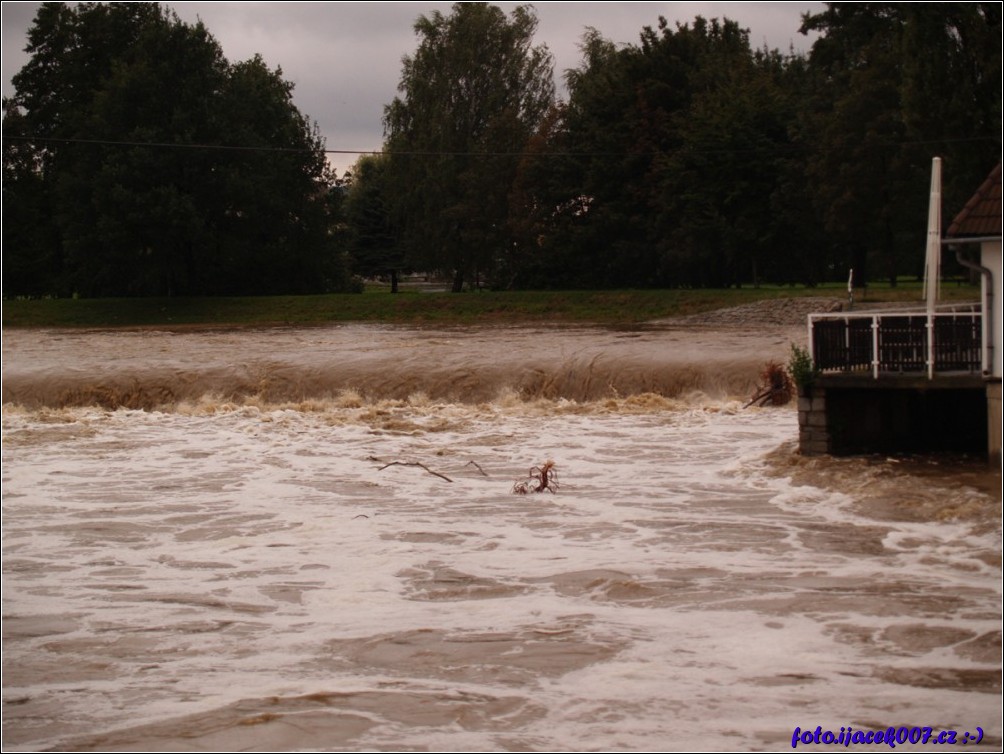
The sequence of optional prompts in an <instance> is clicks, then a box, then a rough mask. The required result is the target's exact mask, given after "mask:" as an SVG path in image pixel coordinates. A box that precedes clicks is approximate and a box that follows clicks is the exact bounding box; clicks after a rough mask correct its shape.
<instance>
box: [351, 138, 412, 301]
mask: <svg viewBox="0 0 1004 754" xmlns="http://www.w3.org/2000/svg"><path fill="white" fill-rule="evenodd" d="M388 162H389V160H388V157H387V155H385V154H380V155H364V156H363V157H360V158H359V160H358V161H357V162H356V165H355V168H354V169H353V170H352V183H351V186H350V187H349V190H348V196H347V198H346V206H345V219H346V222H347V224H348V226H349V228H350V242H349V248H350V252H351V254H352V259H353V269H354V270H355V271H356V272H357V273H359V274H360V275H389V276H390V279H391V293H397V292H398V275H399V273H400V272H401V271H402V270H403V269H404V268H405V261H404V256H403V253H402V249H401V241H400V238H399V236H400V233H399V231H398V229H397V227H396V226H395V225H394V222H393V218H392V217H391V212H390V209H389V207H388V199H387V196H388V193H389V189H388V184H387V168H388Z"/></svg>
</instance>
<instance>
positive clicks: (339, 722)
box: [3, 325, 1002, 751]
mask: <svg viewBox="0 0 1004 754" xmlns="http://www.w3.org/2000/svg"><path fill="white" fill-rule="evenodd" d="M801 334H802V329H801V328H796V329H791V330H789V329H784V328H775V329H771V330H769V331H766V332H765V331H763V330H762V329H761V330H739V329H727V330H712V329H708V328H703V329H702V328H686V329H684V328H679V327H674V326H672V325H652V326H648V327H642V328H635V329H630V330H628V329H624V330H617V329H598V328H595V329H594V328H546V327H535V328H468V329H458V330H450V329H436V330H433V329H416V328H395V327H382V326H381V327H378V326H363V325H351V326H338V327H315V328H274V329H257V330H255V329H239V330H190V331H181V330H179V331H171V332H167V331H156V330H119V331H73V332H70V331H58V330H42V331H25V330H14V331H7V332H4V334H3V404H4V405H3V637H4V640H3V742H4V748H5V750H10V751H28V750H40V749H61V750H67V749H72V750H79V751H87V750H137V749H147V750H213V749H216V750H222V749H226V750H231V749H233V750H240V749H250V750H270V749H280V750H322V751H323V750H335V751H338V750H377V751H380V750H446V751H454V750H535V751H540V750H580V751H599V750H607V749H613V750H697V751H704V750H768V751H770V750H781V749H784V750H790V749H791V746H792V738H793V734H794V733H795V730H796V728H798V729H800V732H799V734H798V735H799V740H798V748H800V749H804V748H808V749H812V748H816V749H819V748H823V749H826V748H828V747H825V746H822V747H820V746H819V745H816V744H815V743H802V740H801V738H800V736H801V735H802V733H804V732H805V731H809V738H810V739H811V738H812V735H813V733H812V732H813V731H815V730H816V728H817V726H820V728H821V730H822V732H823V735H825V732H826V731H832V732H833V734H834V735H835V736H836V735H840V734H841V732H842V731H843V732H844V734H845V735H848V734H849V732H850V731H855V732H859V733H862V734H864V733H866V732H871V731H887V730H888V729H889V728H890V727H892V728H895V731H894V735H898V734H899V730H900V728H903V729H904V733H905V738H907V739H908V738H909V736H910V735H911V734H912V732H913V728H917V729H918V731H919V732H918V733H916V734H914V735H915V737H919V736H922V735H924V732H925V731H924V728H926V727H930V728H931V734H932V737H934V738H936V737H937V736H938V735H939V733H940V732H942V731H945V730H951V731H956V736H957V741H958V742H959V743H960V744H961V743H962V742H963V736H964V735H966V734H968V735H969V737H970V738H969V739H966V740H967V742H968V743H967V746H966V748H967V749H969V750H974V749H975V750H987V751H990V750H1000V747H1001V735H1002V734H1001V605H1002V603H1001V493H1000V474H999V472H997V471H996V470H993V471H988V470H987V467H986V465H985V463H981V462H979V461H974V460H967V459H962V458H945V457H937V458H925V459H910V458H884V457H859V458H845V459H831V458H803V457H802V456H800V455H799V454H798V453H797V449H796V442H795V441H796V438H797V416H796V412H795V410H794V408H793V407H791V406H787V407H777V408H774V407H772V408H755V407H751V408H743V406H744V404H745V403H746V402H747V400H748V399H749V397H750V396H751V395H752V394H753V392H754V391H755V389H756V386H757V381H758V375H759V372H760V370H761V369H762V368H763V366H764V364H765V363H766V362H767V361H769V360H774V361H777V362H780V363H784V362H786V361H787V358H788V353H789V346H790V343H791V342H792V341H798V340H799V338H800V336H801ZM546 461H553V462H554V464H555V466H554V469H555V472H556V476H551V477H550V478H549V482H551V485H550V486H552V487H556V489H554V490H553V491H544V492H541V493H539V494H533V493H530V494H523V495H521V494H514V488H515V487H518V486H519V485H520V484H521V483H526V482H528V481H529V484H528V485H526V486H529V487H533V486H534V484H536V482H534V481H533V480H532V479H530V472H531V468H532V467H540V466H542V465H543V464H544V463H545V462H546ZM977 736H981V738H980V741H979V743H976V744H975V745H974V741H975V738H976V737H977ZM849 748H850V749H852V750H855V749H856V750H868V751H875V750H883V749H885V748H888V747H887V745H886V744H882V745H879V746H877V747H876V745H875V744H871V745H866V744H861V745H852V746H850V747H849ZM895 748H896V749H897V750H908V751H909V750H929V749H930V748H931V746H930V743H929V744H927V745H925V744H923V743H917V744H910V743H905V744H902V745H901V744H898V743H897V744H896V747H895ZM890 750H891V749H890Z"/></svg>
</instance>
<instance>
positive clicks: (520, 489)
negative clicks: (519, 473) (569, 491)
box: [512, 460, 558, 495]
mask: <svg viewBox="0 0 1004 754" xmlns="http://www.w3.org/2000/svg"><path fill="white" fill-rule="evenodd" d="M527 477H528V478H527V479H525V480H523V481H522V482H516V484H514V485H513V487H512V494H514V495H527V494H529V493H531V492H543V491H544V490H547V491H548V492H550V493H552V494H553V493H554V492H555V490H557V489H558V472H557V471H555V470H554V461H551V460H547V461H545V462H544V463H543V464H542V465H541V466H534V467H533V468H532V469H530V472H529V473H528V474H527Z"/></svg>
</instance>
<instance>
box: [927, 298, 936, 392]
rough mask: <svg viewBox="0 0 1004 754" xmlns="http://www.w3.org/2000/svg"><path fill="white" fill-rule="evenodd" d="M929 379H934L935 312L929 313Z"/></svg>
mask: <svg viewBox="0 0 1004 754" xmlns="http://www.w3.org/2000/svg"><path fill="white" fill-rule="evenodd" d="M927 379H929V380H933V379H934V314H933V313H932V312H928V314H927Z"/></svg>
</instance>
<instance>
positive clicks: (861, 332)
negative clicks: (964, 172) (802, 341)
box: [799, 165, 1004, 458]
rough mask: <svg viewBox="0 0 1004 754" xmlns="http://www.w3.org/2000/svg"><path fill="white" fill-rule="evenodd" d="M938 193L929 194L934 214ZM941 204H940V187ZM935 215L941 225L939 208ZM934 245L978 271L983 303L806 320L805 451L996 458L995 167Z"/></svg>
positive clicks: (998, 431) (997, 184) (998, 414)
mask: <svg viewBox="0 0 1004 754" xmlns="http://www.w3.org/2000/svg"><path fill="white" fill-rule="evenodd" d="M932 183H933V182H932ZM935 196H936V195H935V193H934V191H933V190H932V217H933V216H934V215H935V212H934V210H933V208H934V207H935V204H934V200H935ZM937 197H938V198H937V201H938V203H939V204H940V187H939V193H938V195H937ZM936 214H937V216H938V217H939V219H940V206H939V207H938V208H937V213H936ZM939 226H940V220H939ZM935 241H936V242H937V244H936V245H937V246H940V247H948V248H951V249H954V250H955V252H956V255H957V258H958V259H959V261H960V262H961V263H962V264H963V265H965V266H967V267H969V268H971V269H973V270H976V271H978V273H979V274H980V276H981V279H982V288H981V300H980V301H979V302H975V303H973V304H965V305H958V304H957V305H953V306H937V307H935V306H933V304H932V305H929V306H928V307H926V308H920V307H918V308H917V309H916V310H912V311H905V310H902V309H898V310H892V309H890V310H886V311H868V312H860V313H858V312H840V313H834V314H813V315H810V317H809V352H810V355H811V356H812V359H813V365H814V368H815V375H814V378H813V379H812V380H811V381H810V382H809V384H806V385H801V386H799V446H800V448H801V451H802V453H804V454H807V455H811V454H819V453H831V454H837V455H839V454H850V453H862V452H923V451H961V452H984V451H986V452H987V453H988V454H989V455H990V457H991V458H999V457H1000V452H1001V356H1002V347H1001V335H1002V330H1004V328H1002V327H1001V316H1000V315H1001V308H1002V303H1004V302H1002V299H1001V277H1002V271H1001V267H1002V263H1001V166H1000V165H998V166H997V167H996V168H995V169H994V170H993V171H992V172H991V174H990V176H989V177H988V178H987V180H986V181H984V183H983V185H981V186H980V187H979V189H978V190H977V192H976V193H975V194H974V195H973V197H972V199H971V200H970V201H969V202H968V203H967V204H966V206H965V207H964V208H963V210H962V211H961V212H960V213H959V214H958V215H957V216H956V217H955V220H954V221H953V222H952V224H951V225H950V226H949V228H948V231H947V233H945V235H944V237H941V236H940V231H939V232H938V234H937V236H935Z"/></svg>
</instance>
